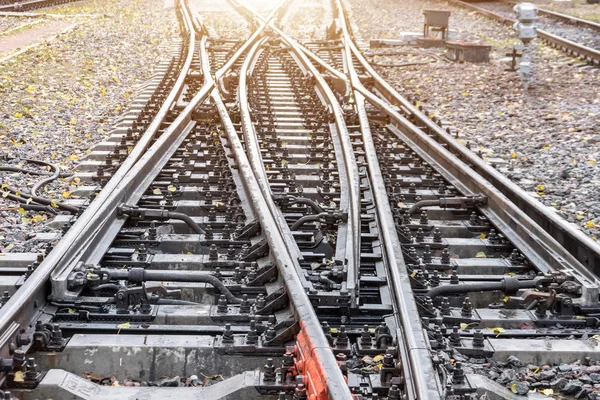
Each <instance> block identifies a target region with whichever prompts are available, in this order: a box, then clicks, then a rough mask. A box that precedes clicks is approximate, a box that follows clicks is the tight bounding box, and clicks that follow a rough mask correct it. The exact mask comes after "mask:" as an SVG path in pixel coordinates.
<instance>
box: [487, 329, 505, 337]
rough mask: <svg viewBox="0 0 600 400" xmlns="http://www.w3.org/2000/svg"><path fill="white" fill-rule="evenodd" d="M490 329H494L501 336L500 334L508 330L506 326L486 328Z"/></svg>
mask: <svg viewBox="0 0 600 400" xmlns="http://www.w3.org/2000/svg"><path fill="white" fill-rule="evenodd" d="M486 329H487V330H489V331H492V332H494V333H495V334H496V337H498V336H500V334H501V333H502V332H505V331H506V330H505V329H504V328H500V327H496V328H486Z"/></svg>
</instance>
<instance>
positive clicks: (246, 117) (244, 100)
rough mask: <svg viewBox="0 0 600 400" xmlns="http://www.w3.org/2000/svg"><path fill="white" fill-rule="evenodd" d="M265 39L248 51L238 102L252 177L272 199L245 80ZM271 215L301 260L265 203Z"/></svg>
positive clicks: (272, 208) (277, 211)
mask: <svg viewBox="0 0 600 400" xmlns="http://www.w3.org/2000/svg"><path fill="white" fill-rule="evenodd" d="M265 41H266V38H263V39H261V40H260V41H258V42H256V44H255V45H254V46H253V47H252V49H251V50H250V51H249V53H248V55H247V57H246V60H245V61H244V64H243V65H242V68H241V70H240V82H239V87H238V100H239V102H240V115H241V120H242V131H243V133H244V143H245V144H246V150H247V152H248V158H249V161H250V165H251V166H252V169H253V171H254V175H255V176H256V179H257V181H258V184H259V187H260V190H261V192H262V193H263V196H265V198H272V197H273V193H272V191H271V187H270V185H269V179H268V177H267V173H266V171H265V168H264V164H263V161H262V156H261V154H260V144H259V143H258V138H257V136H256V131H255V129H254V125H253V123H252V118H251V115H250V105H249V103H248V85H247V80H248V79H247V78H248V76H249V75H250V74H251V73H252V69H253V67H252V65H253V63H254V61H255V59H256V57H255V56H258V53H259V48H260V46H261V45H262V44H264V42H265ZM267 204H268V206H269V209H270V211H271V214H272V215H273V217H274V218H275V220H276V221H277V224H276V225H275V226H276V227H277V229H278V230H279V232H280V233H281V235H282V236H283V238H284V239H285V242H286V243H287V247H288V248H289V249H290V251H291V252H292V255H293V257H294V258H295V259H299V260H301V259H302V252H301V251H300V249H299V248H298V245H297V244H296V241H295V240H294V236H293V234H292V231H291V229H290V228H289V226H288V225H287V223H286V221H285V218H284V216H283V214H282V213H281V211H280V209H279V207H277V205H276V204H275V202H273V201H269V202H267ZM294 266H295V267H296V270H297V272H298V274H299V276H300V277H301V280H302V281H304V282H303V283H307V282H306V279H305V278H304V276H303V275H302V268H301V267H300V264H299V263H294Z"/></svg>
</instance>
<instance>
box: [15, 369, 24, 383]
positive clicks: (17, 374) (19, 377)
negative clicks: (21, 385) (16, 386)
mask: <svg viewBox="0 0 600 400" xmlns="http://www.w3.org/2000/svg"><path fill="white" fill-rule="evenodd" d="M13 381H15V382H25V374H24V373H23V371H17V372H15V377H14V378H13Z"/></svg>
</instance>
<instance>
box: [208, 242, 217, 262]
mask: <svg viewBox="0 0 600 400" xmlns="http://www.w3.org/2000/svg"><path fill="white" fill-rule="evenodd" d="M208 259H209V260H211V261H215V260H218V259H219V250H218V249H217V245H216V244H214V243H213V244H211V245H210V249H209V250H208Z"/></svg>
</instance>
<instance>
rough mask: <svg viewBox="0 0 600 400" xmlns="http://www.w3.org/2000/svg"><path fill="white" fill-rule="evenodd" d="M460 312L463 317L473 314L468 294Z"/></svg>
mask: <svg viewBox="0 0 600 400" xmlns="http://www.w3.org/2000/svg"><path fill="white" fill-rule="evenodd" d="M460 313H461V315H462V316H463V317H471V316H472V315H473V304H472V303H471V299H470V298H469V296H467V297H465V300H464V301H463V305H462V309H461V310H460Z"/></svg>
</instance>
